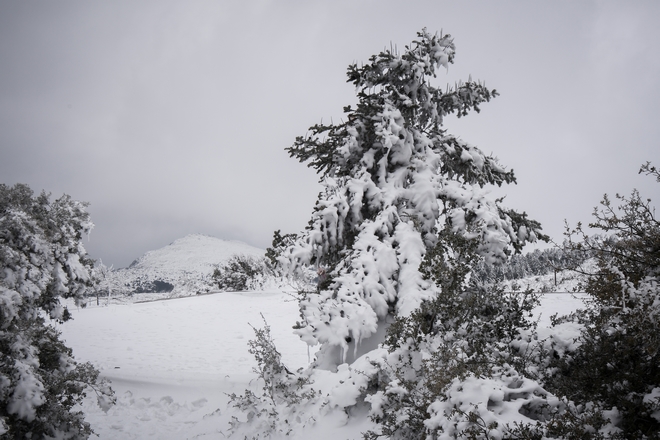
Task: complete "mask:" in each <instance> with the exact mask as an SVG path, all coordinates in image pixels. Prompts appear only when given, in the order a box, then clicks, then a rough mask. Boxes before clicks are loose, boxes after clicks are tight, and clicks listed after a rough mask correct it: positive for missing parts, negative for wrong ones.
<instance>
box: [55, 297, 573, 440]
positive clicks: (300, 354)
mask: <svg viewBox="0 0 660 440" xmlns="http://www.w3.org/2000/svg"><path fill="white" fill-rule="evenodd" d="M579 305H580V300H579V299H578V298H576V297H573V296H571V295H569V294H545V295H544V296H543V298H542V305H541V307H539V313H540V315H541V317H540V326H547V325H548V324H549V322H550V316H551V315H552V314H553V313H556V312H559V313H565V312H569V311H571V310H573V309H575V308H577V307H578V306H579ZM71 311H72V314H73V317H74V319H73V320H72V321H69V322H67V323H65V324H63V325H61V326H60V328H61V330H62V334H63V338H64V339H65V340H66V342H67V345H69V346H70V347H72V348H73V350H74V356H75V357H76V359H77V360H79V361H90V362H92V363H94V364H95V365H96V366H97V367H98V368H99V369H100V370H101V373H102V375H103V376H104V377H106V378H108V379H110V380H111V381H112V387H113V389H114V390H115V392H116V396H117V405H115V406H114V407H112V408H111V409H110V410H109V411H108V412H107V413H104V412H103V411H101V409H100V408H99V407H98V406H97V405H96V399H95V397H94V396H92V395H89V396H88V397H87V399H86V400H85V402H84V404H83V410H84V412H85V413H86V414H87V420H88V421H89V422H90V423H91V424H92V427H93V429H94V430H95V432H96V433H97V434H98V435H99V438H100V439H101V440H105V439H122V440H123V439H148V438H153V439H177V440H179V439H217V438H225V436H226V431H227V428H228V422H229V420H230V418H231V413H232V412H231V411H230V410H229V409H228V407H227V403H228V400H229V399H228V397H227V395H226V393H232V392H235V393H237V394H240V393H241V392H242V391H243V390H244V389H245V388H246V387H248V386H250V381H253V379H254V378H255V374H254V373H253V372H252V367H253V366H254V365H255V362H254V359H253V358H252V356H251V355H250V354H249V353H248V347H247V342H248V340H249V339H251V338H252V337H253V335H254V332H253V330H252V328H251V327H250V324H252V325H253V326H255V327H262V326H263V320H262V318H261V316H260V314H263V316H264V318H265V319H266V321H267V322H268V324H269V325H270V327H271V332H272V334H273V338H274V340H275V343H276V345H277V347H278V349H279V351H280V352H281V353H282V356H283V361H284V363H285V364H286V365H287V366H288V367H289V368H290V369H297V368H299V367H303V366H305V365H307V364H308V362H309V356H310V354H309V353H308V350H307V346H306V344H304V343H303V342H301V341H300V340H299V339H298V338H297V337H296V336H295V335H293V334H292V330H291V326H292V325H293V324H294V323H295V321H296V319H297V318H298V310H297V303H296V302H295V301H294V300H293V298H292V297H291V296H290V295H289V294H286V293H282V292H277V293H267V292H254V293H217V294H212V295H204V296H195V297H189V298H180V299H172V300H164V301H155V302H149V303H136V304H126V305H112V304H111V305H109V306H107V307H94V308H84V309H75V308H73V309H72V310H71ZM252 385H253V386H254V385H255V384H254V383H253V384H252ZM366 429H368V427H367V426H366V425H364V423H359V421H355V422H350V423H348V425H345V420H344V419H336V420H334V419H332V420H330V419H329V420H321V421H318V422H317V426H316V427H315V428H313V429H312V431H313V432H310V430H306V432H305V433H304V434H303V433H299V435H298V436H297V437H298V438H317V439H325V438H327V439H337V438H342V439H344V438H356V439H357V438H361V431H363V430H366Z"/></svg>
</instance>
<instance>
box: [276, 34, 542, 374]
mask: <svg viewBox="0 0 660 440" xmlns="http://www.w3.org/2000/svg"><path fill="white" fill-rule="evenodd" d="M454 52H455V47H454V43H453V40H452V39H451V37H450V36H449V35H437V34H436V35H431V34H429V33H428V32H427V31H426V29H424V30H422V31H421V32H419V33H418V39H417V40H416V41H413V43H412V44H411V45H410V46H406V47H405V50H404V51H403V52H402V53H398V52H397V51H396V50H385V51H384V52H381V53H380V54H378V55H374V56H372V57H371V58H370V60H369V62H368V63H367V64H364V65H361V66H358V65H357V64H354V65H351V66H349V68H348V81H349V82H352V83H353V84H354V85H355V87H356V90H357V98H358V103H357V106H356V107H355V108H352V107H351V106H348V107H345V108H344V111H345V113H346V115H347V120H346V121H345V122H342V123H340V124H330V125H324V124H318V125H314V126H313V127H311V128H310V132H309V134H308V135H307V136H305V137H299V138H297V139H296V142H295V143H294V145H293V146H292V147H290V148H288V149H287V151H288V152H289V154H290V155H291V156H292V157H295V158H296V159H298V160H299V161H301V162H308V166H310V167H313V168H315V169H316V171H317V172H318V173H319V174H320V181H321V183H322V185H323V190H322V192H321V193H320V195H319V198H318V200H317V202H316V205H315V207H314V211H313V214H312V218H311V221H310V223H309V226H308V228H307V229H306V231H304V232H303V233H302V234H300V236H299V239H298V240H297V241H296V243H295V244H294V245H293V246H291V247H290V248H289V249H288V250H287V251H286V252H285V253H284V259H283V262H284V263H285V264H286V265H288V267H289V268H290V270H294V271H295V270H298V269H301V268H304V267H309V266H312V267H315V268H317V269H318V270H319V272H320V273H323V274H324V276H323V277H320V278H319V280H320V282H319V288H318V292H317V293H311V294H305V295H303V296H302V298H301V299H300V311H301V317H302V322H300V323H298V326H297V330H296V332H297V333H298V334H299V335H300V337H301V338H302V339H303V340H304V341H306V342H307V343H308V344H310V345H315V344H318V343H320V344H321V349H320V351H319V353H318V355H317V363H316V366H317V367H319V368H326V369H331V370H333V369H335V368H336V367H337V366H338V365H339V364H341V363H344V362H348V363H350V362H352V361H353V360H354V359H356V358H357V357H359V356H360V355H362V354H364V353H366V352H368V351H370V350H372V349H374V348H376V347H377V344H378V343H380V342H382V341H383V340H384V337H385V333H386V329H387V327H388V326H389V324H390V323H391V322H392V321H393V320H394V318H395V317H396V316H406V315H409V314H411V313H412V312H413V311H414V310H415V309H417V308H418V307H419V306H420V304H422V302H424V301H429V300H432V299H433V298H434V297H435V296H436V295H437V288H438V287H437V286H435V285H434V284H433V282H432V281H429V280H428V279H425V278H424V277H423V275H422V273H421V272H420V264H421V263H422V261H423V260H424V257H425V255H426V254H427V253H428V252H429V251H430V250H432V249H434V247H435V246H436V245H438V244H439V243H438V237H439V236H440V233H441V232H442V231H448V232H451V233H453V234H458V235H460V236H462V237H464V238H466V239H468V240H471V241H473V242H474V244H475V249H476V252H477V253H478V255H480V256H481V257H483V258H484V259H485V260H486V261H489V262H495V261H504V260H506V258H507V256H508V255H509V254H511V253H512V251H519V250H520V249H521V248H522V247H523V246H524V245H525V244H526V243H527V242H533V241H535V240H536V239H538V238H545V236H543V235H542V234H541V233H540V229H541V228H540V225H539V223H537V222H536V221H533V220H530V219H528V218H527V216H526V214H525V213H522V214H520V213H518V212H516V211H513V210H508V209H505V208H503V207H502V206H501V205H500V203H499V202H500V201H499V200H492V199H489V198H488V197H487V195H486V193H485V192H484V190H483V187H484V186H486V185H498V186H499V185H502V184H503V183H515V177H514V174H513V171H512V170H510V171H507V170H506V169H505V168H504V167H503V166H501V165H500V164H499V163H498V162H497V159H495V158H493V157H492V156H487V155H485V154H484V153H482V151H481V150H480V149H478V148H476V147H475V146H472V145H469V144H467V143H466V142H464V141H462V140H461V139H459V138H457V137H456V136H454V135H451V134H449V133H447V131H446V130H445V129H443V128H442V127H443V118H444V117H445V116H447V115H449V114H452V113H455V114H456V115H457V116H458V117H462V116H466V115H467V114H468V112H470V111H471V110H474V111H477V112H479V106H480V105H481V104H483V103H485V102H488V101H490V99H491V98H493V97H495V96H497V92H496V91H495V90H489V89H488V88H486V86H485V85H484V84H482V83H479V82H474V81H472V80H469V81H467V82H464V83H463V82H461V83H458V84H456V85H455V86H454V87H447V88H446V89H444V91H443V90H442V89H440V88H437V87H435V86H433V85H432V84H431V81H432V78H434V77H435V76H436V69H438V68H440V67H445V68H447V67H448V65H449V64H450V63H452V62H453V60H454ZM441 245H442V244H441Z"/></svg>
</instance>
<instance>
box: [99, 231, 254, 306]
mask: <svg viewBox="0 0 660 440" xmlns="http://www.w3.org/2000/svg"><path fill="white" fill-rule="evenodd" d="M264 253H265V251H264V250H263V249H259V248H256V247H254V246H250V245H248V244H245V243H243V242H240V241H227V240H221V239H219V238H215V237H210V236H208V235H201V234H191V235H187V236H185V237H183V238H180V239H178V240H175V241H174V242H172V243H170V244H169V245H167V246H165V247H162V248H160V249H156V250H153V251H149V252H147V253H146V254H144V255H143V256H142V257H140V258H138V259H137V260H135V261H134V262H133V263H132V264H131V265H130V266H129V267H128V268H124V269H117V270H114V271H112V272H111V273H110V274H109V276H108V283H107V284H108V285H110V287H111V288H112V291H113V293H112V294H113V295H117V294H123V295H126V294H135V293H137V294H140V296H141V297H143V299H155V298H154V296H160V297H162V296H165V297H178V296H188V295H194V294H197V293H204V292H208V291H210V290H212V289H213V284H212V282H211V274H212V273H213V270H214V269H215V267H216V266H217V265H218V264H223V263H225V262H226V261H227V260H229V259H230V258H231V257H232V256H234V255H245V256H250V257H263V256H264ZM154 294H155V295H154Z"/></svg>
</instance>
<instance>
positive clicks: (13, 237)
mask: <svg viewBox="0 0 660 440" xmlns="http://www.w3.org/2000/svg"><path fill="white" fill-rule="evenodd" d="M92 226H93V225H92V223H91V221H90V219H89V214H88V213H87V212H86V211H85V205H84V204H82V203H80V202H76V201H74V200H72V199H71V198H70V197H69V196H66V195H65V196H63V197H61V198H59V199H57V200H55V201H54V202H51V201H50V199H49V196H48V195H46V194H45V193H42V194H41V195H39V196H37V197H34V196H33V193H32V190H30V188H29V187H27V186H25V185H20V184H17V185H15V186H13V187H8V186H6V185H2V184H0V434H5V435H6V436H7V438H67V439H69V438H72V439H77V438H87V437H88V436H89V434H90V433H91V432H92V431H91V429H90V427H89V424H87V423H86V422H85V421H84V418H83V414H82V413H81V412H77V411H73V410H72V408H73V406H74V405H75V404H76V403H77V402H79V401H80V400H81V399H82V397H83V396H84V394H85V388H86V387H91V388H92V389H93V390H94V391H95V392H96V393H97V395H98V397H99V405H102V406H104V407H105V408H107V407H108V405H110V404H111V403H112V400H113V398H112V392H111V390H110V389H109V387H108V386H107V384H105V383H104V382H102V381H99V380H98V371H96V370H95V369H94V368H93V367H92V366H91V365H90V364H78V363H76V362H75V360H74V359H73V357H72V354H71V350H70V349H68V348H67V347H66V346H65V345H64V344H63V343H62V341H61V340H60V339H59V332H58V331H57V330H55V328H54V327H52V326H51V325H49V324H48V323H47V322H46V317H50V318H51V319H53V320H56V321H58V322H63V321H66V320H67V319H69V316H70V315H69V312H68V310H67V309H66V308H64V307H62V305H61V304H60V300H59V298H60V297H65V298H75V299H76V300H80V299H82V297H83V295H84V293H85V291H86V290H87V289H88V287H90V284H91V278H92V275H91V271H92V262H91V260H89V259H88V258H87V256H86V252H85V249H84V247H83V246H82V242H81V240H82V236H83V234H86V233H89V231H90V230H91V228H92Z"/></svg>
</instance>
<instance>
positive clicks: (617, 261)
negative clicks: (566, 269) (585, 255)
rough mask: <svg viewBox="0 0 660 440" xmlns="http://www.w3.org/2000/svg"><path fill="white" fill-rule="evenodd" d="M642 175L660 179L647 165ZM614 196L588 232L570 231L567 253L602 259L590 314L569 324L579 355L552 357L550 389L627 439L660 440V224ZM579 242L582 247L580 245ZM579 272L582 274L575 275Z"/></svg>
mask: <svg viewBox="0 0 660 440" xmlns="http://www.w3.org/2000/svg"><path fill="white" fill-rule="evenodd" d="M641 172H646V173H647V174H651V175H652V176H655V177H656V178H657V179H658V181H659V182H660V174H659V173H658V171H657V170H656V169H655V168H654V167H651V166H650V165H649V164H648V163H647V164H646V165H644V166H643V167H642V169H641V170H640V173H641ZM617 198H618V199H619V201H620V203H621V204H620V206H619V207H618V208H615V207H614V206H612V203H611V201H610V200H609V198H608V197H607V196H605V198H604V199H603V201H602V202H601V206H600V208H597V209H595V210H594V217H595V221H594V222H593V223H591V224H590V225H589V226H590V227H592V228H595V229H599V230H601V231H602V232H603V233H604V235H597V236H588V235H587V234H585V233H584V232H583V230H582V228H581V226H580V225H578V226H577V227H576V229H575V230H573V231H568V241H567V246H569V247H570V248H571V249H574V250H577V251H587V252H590V253H592V254H594V255H595V258H596V262H597V265H596V270H595V271H593V272H586V275H587V280H588V281H587V283H586V286H585V290H586V291H587V292H588V293H589V294H591V297H592V298H593V301H592V302H591V304H590V307H587V308H585V309H584V310H581V311H579V312H577V313H575V314H574V315H572V316H570V317H567V318H564V320H565V321H566V320H571V319H572V320H575V321H577V322H579V323H580V324H582V326H583V330H582V333H581V335H580V338H579V340H578V344H576V345H575V348H574V349H573V350H570V351H567V352H564V353H562V355H561V356H557V357H553V362H552V363H551V365H550V367H552V368H553V370H552V372H553V374H551V375H549V377H548V378H547V380H546V382H547V385H548V389H550V390H552V391H553V392H554V393H556V394H560V395H564V396H567V397H568V398H569V399H571V400H573V401H575V402H576V404H579V405H582V406H584V407H596V408H600V409H601V411H603V412H605V413H608V414H610V417H609V418H610V419H611V422H612V423H613V424H614V425H615V426H616V427H617V428H619V429H620V430H621V432H622V436H623V437H624V438H659V437H660V284H659V283H660V222H659V221H658V220H657V218H656V217H655V210H654V209H653V208H652V206H651V205H650V200H643V199H642V198H641V197H640V195H639V193H638V192H637V191H633V193H632V195H631V196H630V197H624V196H619V195H617ZM576 237H577V238H578V240H577V241H576V240H575V238H576ZM576 270H582V271H584V270H583V269H581V268H576Z"/></svg>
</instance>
